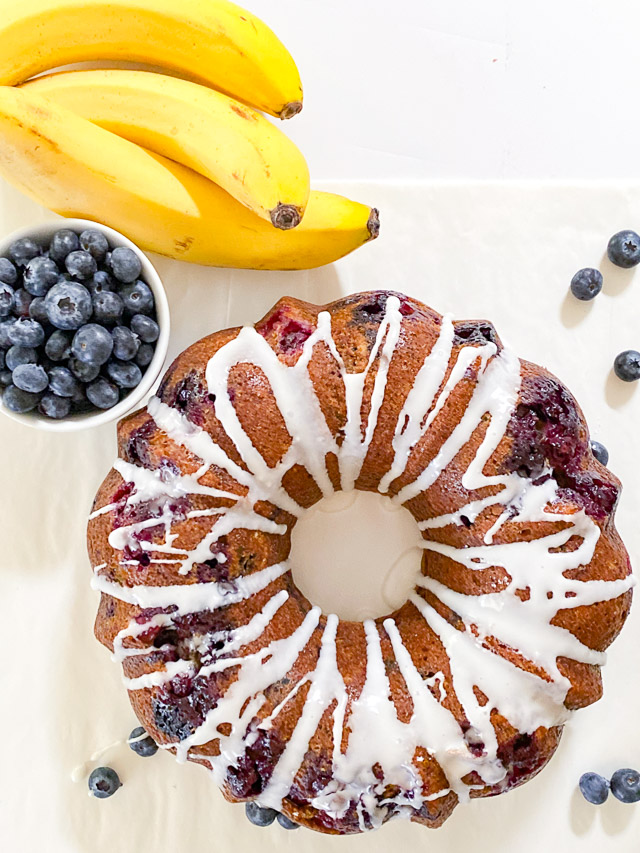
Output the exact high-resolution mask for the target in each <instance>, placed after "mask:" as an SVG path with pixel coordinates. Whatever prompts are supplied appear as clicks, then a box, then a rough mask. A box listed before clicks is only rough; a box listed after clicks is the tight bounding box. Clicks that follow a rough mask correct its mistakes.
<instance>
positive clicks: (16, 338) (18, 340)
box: [9, 317, 44, 347]
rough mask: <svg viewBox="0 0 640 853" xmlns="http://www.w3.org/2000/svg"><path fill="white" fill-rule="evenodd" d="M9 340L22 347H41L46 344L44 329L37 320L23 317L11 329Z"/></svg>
mask: <svg viewBox="0 0 640 853" xmlns="http://www.w3.org/2000/svg"><path fill="white" fill-rule="evenodd" d="M9 340H10V341H11V343H12V344H17V345H18V346H21V347H39V346H40V344H43V343H44V329H43V328H42V326H41V325H40V323H38V322H37V321H36V320H31V319H29V318H28V317H27V318H23V317H21V318H20V319H19V320H16V322H15V323H14V324H13V326H11V328H10V329H9Z"/></svg>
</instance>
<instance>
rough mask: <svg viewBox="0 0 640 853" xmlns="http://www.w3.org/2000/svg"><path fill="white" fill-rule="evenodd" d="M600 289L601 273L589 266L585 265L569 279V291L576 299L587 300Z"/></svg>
mask: <svg viewBox="0 0 640 853" xmlns="http://www.w3.org/2000/svg"><path fill="white" fill-rule="evenodd" d="M601 290H602V273H601V272H600V270H594V269H592V268H591V267H585V268H584V269H582V270H578V272H577V273H576V274H575V275H574V277H573V278H572V279H571V293H573V295H574V296H575V297H576V299H581V300H582V301H583V302H587V301H588V300H589V299H593V298H594V297H595V296H597V295H598V294H599V293H600V291H601Z"/></svg>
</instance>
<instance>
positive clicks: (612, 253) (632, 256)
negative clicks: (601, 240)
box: [607, 231, 640, 269]
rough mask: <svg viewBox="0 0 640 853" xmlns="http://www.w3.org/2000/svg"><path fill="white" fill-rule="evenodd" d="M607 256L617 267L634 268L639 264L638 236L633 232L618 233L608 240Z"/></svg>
mask: <svg viewBox="0 0 640 853" xmlns="http://www.w3.org/2000/svg"><path fill="white" fill-rule="evenodd" d="M607 255H608V256H609V260H610V261H611V263H612V264H615V265H616V266H617V267H623V268H624V269H630V268H631V267H635V266H636V264H640V236H638V234H636V232H635V231H618V233H617V234H614V235H613V237H612V238H611V239H610V240H609V245H608V246H607Z"/></svg>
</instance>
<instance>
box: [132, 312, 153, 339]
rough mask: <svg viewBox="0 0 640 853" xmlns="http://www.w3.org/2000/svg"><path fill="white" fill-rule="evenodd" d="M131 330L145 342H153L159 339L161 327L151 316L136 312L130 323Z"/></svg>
mask: <svg viewBox="0 0 640 853" xmlns="http://www.w3.org/2000/svg"><path fill="white" fill-rule="evenodd" d="M129 325H130V326H131V331H132V332H134V333H135V334H136V335H137V336H138V337H139V338H140V340H141V341H142V342H143V343H145V344H152V343H153V342H154V341H157V340H158V335H159V334H160V327H159V326H158V324H157V323H156V322H155V320H152V319H151V317H146V316H145V315H144V314H134V316H133V317H132V318H131V322H130V324H129Z"/></svg>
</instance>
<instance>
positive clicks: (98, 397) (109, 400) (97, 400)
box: [87, 376, 120, 409]
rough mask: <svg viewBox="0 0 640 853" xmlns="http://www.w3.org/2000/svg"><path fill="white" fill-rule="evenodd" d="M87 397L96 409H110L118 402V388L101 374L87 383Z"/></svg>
mask: <svg viewBox="0 0 640 853" xmlns="http://www.w3.org/2000/svg"><path fill="white" fill-rule="evenodd" d="M87 397H88V398H89V400H90V401H91V402H92V403H93V405H94V406H96V407H97V408H98V409H110V408H111V407H112V406H115V404H116V403H117V402H118V400H119V398H120V395H119V394H118V389H117V388H116V386H115V385H112V384H111V382H107V380H106V379H104V378H103V377H102V376H101V377H100V378H99V379H96V381H95V382H92V383H91V385H87Z"/></svg>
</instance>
